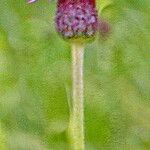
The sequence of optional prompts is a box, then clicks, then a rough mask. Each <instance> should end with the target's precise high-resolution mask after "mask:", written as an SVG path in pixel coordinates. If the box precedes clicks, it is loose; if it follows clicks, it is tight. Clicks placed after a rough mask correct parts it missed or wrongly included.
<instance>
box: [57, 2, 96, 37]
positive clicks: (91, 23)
mask: <svg viewBox="0 0 150 150" xmlns="http://www.w3.org/2000/svg"><path fill="white" fill-rule="evenodd" d="M97 20H98V19H97V11H96V8H95V0H58V9H57V14H56V28H57V31H58V33H59V34H60V35H61V36H62V37H63V38H65V39H72V38H73V39H78V38H80V39H81V38H84V39H85V38H90V37H93V36H94V35H95V33H96V31H97V27H98V23H97V22H98V21H97Z"/></svg>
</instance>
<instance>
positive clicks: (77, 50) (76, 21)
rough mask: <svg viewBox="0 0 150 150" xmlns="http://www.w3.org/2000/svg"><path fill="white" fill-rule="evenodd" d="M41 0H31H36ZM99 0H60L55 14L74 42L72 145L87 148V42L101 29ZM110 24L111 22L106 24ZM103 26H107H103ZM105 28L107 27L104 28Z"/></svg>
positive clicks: (61, 29)
mask: <svg viewBox="0 0 150 150" xmlns="http://www.w3.org/2000/svg"><path fill="white" fill-rule="evenodd" d="M35 1H37V0H28V3H33V2H35ZM98 20H99V19H98V14H97V10H96V2H95V0H58V2H57V12H56V17H55V25H56V30H57V32H58V33H59V35H60V36H61V37H62V38H63V39H65V40H68V41H70V43H71V45H72V109H71V111H70V113H71V114H70V120H69V126H68V135H69V139H70V143H71V149H73V150H84V149H85V143H84V98H83V97H84V96H83V95H84V94H83V90H84V87H83V58H84V46H85V43H86V42H88V41H91V40H92V39H94V37H95V35H96V32H97V31H98V26H99V25H100V24H99V23H98V22H99V21H98ZM106 25H107V24H106ZM99 29H102V30H101V32H102V33H103V30H105V29H107V28H106V27H102V28H99ZM104 32H105V31H104Z"/></svg>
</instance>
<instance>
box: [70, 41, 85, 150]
mask: <svg viewBox="0 0 150 150" xmlns="http://www.w3.org/2000/svg"><path fill="white" fill-rule="evenodd" d="M83 59H84V46H83V45H82V44H80V43H74V44H72V80H73V91H72V98H73V102H72V111H71V115H70V124H69V136H70V141H71V149H72V150H84V101H83Z"/></svg>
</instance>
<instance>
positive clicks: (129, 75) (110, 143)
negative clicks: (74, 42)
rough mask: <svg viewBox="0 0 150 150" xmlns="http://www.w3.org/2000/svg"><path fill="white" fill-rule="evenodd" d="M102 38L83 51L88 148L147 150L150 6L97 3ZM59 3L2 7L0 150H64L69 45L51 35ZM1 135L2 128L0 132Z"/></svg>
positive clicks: (145, 1)
mask: <svg viewBox="0 0 150 150" xmlns="http://www.w3.org/2000/svg"><path fill="white" fill-rule="evenodd" d="M97 4H98V7H99V8H100V9H99V13H100V15H101V16H102V17H103V18H104V19H106V20H108V21H109V23H110V25H111V33H110V35H109V36H108V37H107V40H104V39H101V37H98V38H97V40H96V41H95V42H94V43H92V44H90V45H88V46H87V47H86V52H85V63H84V65H85V70H84V73H85V78H84V80H85V129H86V147H87V148H86V149H87V150H100V149H102V150H121V149H123V150H149V149H150V142H149V141H150V134H149V133H150V119H149V116H150V101H149V98H150V95H149V93H150V91H149V89H150V87H149V82H150V80H149V63H150V62H149V54H148V53H149V52H148V50H149V47H150V42H149V41H150V29H149V26H150V22H149V20H150V18H149V14H150V9H149V6H150V2H149V0H132V1H130V0H124V1H121V0H116V1H114V0H107V1H106V0H98V1H97ZM55 8H56V3H55V2H53V1H52V2H51V3H50V4H49V5H48V4H47V1H39V3H35V4H33V5H27V4H26V3H25V1H24V0H15V1H12V0H2V1H0V119H1V122H2V124H3V126H4V128H1V129H0V130H1V131H0V149H2V150H5V149H4V148H3V142H2V141H3V139H4V137H3V134H4V135H7V136H5V141H6V143H7V144H6V145H7V149H8V150H38V149H39V150H41V149H42V150H48V149H52V150H66V149H67V143H68V142H67V138H66V134H65V130H66V128H67V126H68V119H69V106H68V101H69V100H70V93H71V56H70V55H71V54H70V46H69V45H68V43H66V42H65V41H63V40H62V39H61V38H60V37H59V36H58V34H57V33H56V31H55V24H54V17H55V11H56V10H55ZM4 129H5V130H4Z"/></svg>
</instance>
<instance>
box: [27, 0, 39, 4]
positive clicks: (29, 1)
mask: <svg viewBox="0 0 150 150" xmlns="http://www.w3.org/2000/svg"><path fill="white" fill-rule="evenodd" d="M36 1H37V0H28V3H33V2H36Z"/></svg>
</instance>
